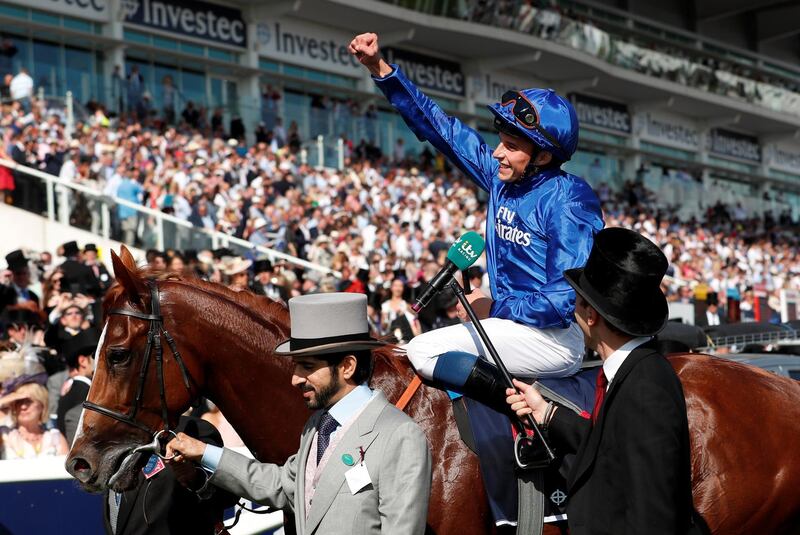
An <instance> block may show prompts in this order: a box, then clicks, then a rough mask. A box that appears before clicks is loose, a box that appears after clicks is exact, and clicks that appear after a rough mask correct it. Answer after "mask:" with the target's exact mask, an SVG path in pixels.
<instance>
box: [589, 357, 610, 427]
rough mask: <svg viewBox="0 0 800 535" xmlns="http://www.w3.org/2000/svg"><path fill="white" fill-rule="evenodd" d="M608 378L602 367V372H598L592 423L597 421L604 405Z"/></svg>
mask: <svg viewBox="0 0 800 535" xmlns="http://www.w3.org/2000/svg"><path fill="white" fill-rule="evenodd" d="M607 386H608V380H607V379H606V374H605V373H604V372H603V368H600V373H598V374H597V388H596V390H595V391H594V409H592V425H594V424H596V423H597V418H598V416H600V407H601V406H602V405H603V399H604V398H605V397H606V387H607Z"/></svg>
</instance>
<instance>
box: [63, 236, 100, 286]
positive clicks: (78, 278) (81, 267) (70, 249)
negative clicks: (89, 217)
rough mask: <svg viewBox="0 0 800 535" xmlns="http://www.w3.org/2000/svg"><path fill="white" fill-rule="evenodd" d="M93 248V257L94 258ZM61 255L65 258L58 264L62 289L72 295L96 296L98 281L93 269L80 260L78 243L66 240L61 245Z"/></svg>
mask: <svg viewBox="0 0 800 535" xmlns="http://www.w3.org/2000/svg"><path fill="white" fill-rule="evenodd" d="M96 252H97V249H95V259H96ZM61 255H62V256H63V257H64V258H66V260H64V262H63V263H62V264H61V265H60V266H59V267H60V268H61V272H62V273H63V274H64V278H63V279H62V280H61V288H62V290H66V291H67V292H69V293H71V294H72V295H73V296H77V295H79V294H82V295H87V296H93V297H98V296H100V295H101V292H100V281H99V280H98V279H97V277H95V275H94V271H93V270H92V268H90V267H89V266H87V265H85V264H83V263H82V262H81V258H80V255H81V251H80V249H78V243H77V242H75V241H68V242H67V243H65V244H63V245H62V246H61Z"/></svg>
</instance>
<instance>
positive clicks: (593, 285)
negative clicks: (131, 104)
mask: <svg viewBox="0 0 800 535" xmlns="http://www.w3.org/2000/svg"><path fill="white" fill-rule="evenodd" d="M667 265H668V262H667V259H666V257H665V256H664V254H663V253H662V252H661V250H660V249H659V248H658V247H656V246H655V245H654V244H653V243H651V242H650V241H649V240H647V239H646V238H644V237H643V236H641V235H639V234H637V233H636V232H633V231H631V230H627V229H622V228H607V229H605V230H602V231H600V232H599V233H598V234H597V235H596V236H595V241H594V245H593V247H592V250H591V253H590V255H589V259H588V261H587V263H586V266H585V267H584V268H579V269H571V270H567V271H566V272H565V276H566V279H567V280H568V281H569V283H570V284H571V285H572V287H573V288H575V292H576V294H577V300H576V306H575V318H576V321H577V323H578V325H579V326H580V328H581V330H582V331H583V333H584V337H585V340H586V345H587V346H588V347H590V348H591V349H593V350H595V351H596V352H597V353H598V354H599V355H600V358H601V359H602V360H603V366H602V368H601V369H600V370H599V373H598V379H597V390H596V394H595V409H594V411H593V414H592V415H591V416H590V415H588V414H584V415H583V416H582V415H578V414H576V413H574V412H572V411H570V410H568V409H564V408H560V407H558V406H554V405H551V404H549V403H548V402H547V401H545V400H544V399H543V398H542V397H541V395H539V393H538V392H537V390H536V389H535V388H534V387H532V386H530V385H527V384H525V383H522V382H520V381H515V384H516V385H517V387H518V388H519V389H520V390H521V391H522V394H521V395H517V394H514V393H513V391H512V390H510V389H509V390H508V393H509V398H508V403H509V404H510V405H511V408H512V409H513V410H516V411H517V414H518V415H520V416H522V415H525V414H531V413H532V414H533V416H534V418H536V420H537V421H538V422H539V423H540V424H541V425H542V426H543V427H544V428H545V429H547V431H548V432H549V436H550V438H551V440H552V442H553V444H554V445H555V446H556V447H558V448H560V449H562V451H563V452H565V453H576V458H575V461H574V463H573V464H572V467H571V471H570V473H569V474H568V477H567V484H568V485H569V501H568V502H567V517H568V520H567V521H568V523H569V528H570V533H572V534H574V535H589V534H597V535H599V534H606V533H613V534H614V535H626V534H627V535H641V534H643V533H647V534H648V535H653V534H656V535H657V534H664V535H666V534H669V535H673V534H683V533H692V532H697V533H699V531H694V530H697V529H698V528H697V527H696V526H694V525H693V524H692V522H693V520H692V494H691V481H690V474H691V468H690V466H691V465H690V458H689V429H688V422H687V418H686V404H685V401H684V397H683V390H682V388H681V383H680V381H679V380H678V377H677V375H676V374H675V371H674V370H673V369H672V366H670V364H669V362H668V361H667V360H666V359H665V358H664V356H663V355H662V354H661V353H660V352H659V351H658V349H657V347H656V344H655V343H654V340H653V337H654V336H655V335H656V334H657V333H658V332H659V331H661V329H663V328H664V326H665V324H666V322H667V317H668V307H667V301H666V298H665V297H664V294H663V293H662V292H661V289H660V287H659V285H660V283H661V279H662V277H663V276H664V273H665V272H666V270H667Z"/></svg>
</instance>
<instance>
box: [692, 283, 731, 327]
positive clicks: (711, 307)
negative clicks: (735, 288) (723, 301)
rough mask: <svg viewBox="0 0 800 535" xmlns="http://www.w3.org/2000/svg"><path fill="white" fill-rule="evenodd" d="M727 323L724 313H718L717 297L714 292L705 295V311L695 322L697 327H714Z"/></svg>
mask: <svg viewBox="0 0 800 535" xmlns="http://www.w3.org/2000/svg"><path fill="white" fill-rule="evenodd" d="M723 323H727V321H726V319H725V313H724V312H723V311H720V308H719V297H718V296H717V293H716V292H709V293H708V294H707V295H706V311H705V313H703V314H700V316H699V318H698V322H697V326H698V327H716V326H718V325H722V324H723Z"/></svg>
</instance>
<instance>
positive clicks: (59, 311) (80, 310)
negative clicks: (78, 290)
mask: <svg viewBox="0 0 800 535" xmlns="http://www.w3.org/2000/svg"><path fill="white" fill-rule="evenodd" d="M83 299H84V300H80V299H79V300H77V301H78V302H81V303H86V301H85V298H83ZM50 319H51V320H52V323H50V324H49V325H48V328H47V331H45V334H44V341H45V344H47V346H48V347H52V348H55V349H56V350H57V351H58V352H59V353H62V350H63V348H64V344H65V343H66V342H68V341H69V340H72V339H73V338H74V337H75V336H78V335H79V334H81V333H82V332H83V331H85V330H86V329H88V328H89V327H90V325H89V322H88V321H86V311H85V309H84V307H81V306H80V305H79V304H78V303H77V302H76V300H74V299H73V298H72V297H71V296H70V295H69V294H61V300H60V301H59V304H58V305H57V306H56V308H54V309H53V311H52V312H51V313H50Z"/></svg>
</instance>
